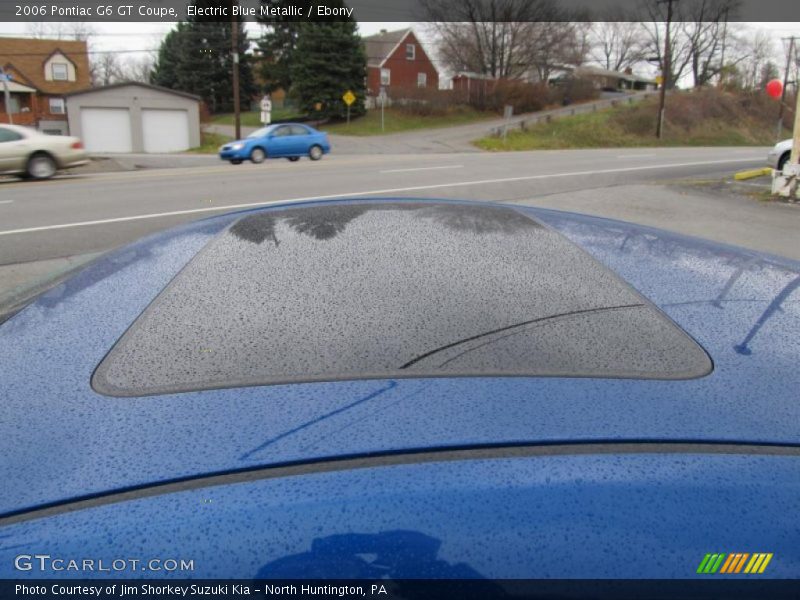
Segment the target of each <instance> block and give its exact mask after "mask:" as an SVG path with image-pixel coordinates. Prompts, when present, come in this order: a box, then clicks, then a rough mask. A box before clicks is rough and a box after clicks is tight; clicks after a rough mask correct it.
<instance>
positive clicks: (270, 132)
mask: <svg viewBox="0 0 800 600" xmlns="http://www.w3.org/2000/svg"><path fill="white" fill-rule="evenodd" d="M330 151H331V143H330V141H329V140H328V134H327V133H324V132H322V131H317V130H316V129H314V128H313V127H309V126H308V125H304V124H302V123H276V124H274V125H268V126H266V127H262V128H261V129H257V130H256V131H254V132H253V133H251V134H250V135H248V136H247V137H246V138H244V139H243V140H236V141H234V142H228V143H227V144H225V145H223V146H221V147H220V149H219V157H220V158H221V159H222V160H227V161H230V162H231V164H234V165H238V164H241V163H242V162H243V161H245V160H249V161H252V162H254V163H262V162H264V160H265V159H267V158H288V159H289V160H291V161H296V160H300V157H301V156H308V157H309V158H310V159H311V160H319V159H320V158H322V156H323V155H324V154H328V152H330Z"/></svg>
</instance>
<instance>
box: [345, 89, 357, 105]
mask: <svg viewBox="0 0 800 600" xmlns="http://www.w3.org/2000/svg"><path fill="white" fill-rule="evenodd" d="M342 100H344V103H345V104H347V106H350V105H351V104H352V103H353V102H355V101H356V95H355V94H354V93H353V92H351V91H350V90H347V91H346V92H345V93H344V96H342Z"/></svg>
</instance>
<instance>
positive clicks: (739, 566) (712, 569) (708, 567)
mask: <svg viewBox="0 0 800 600" xmlns="http://www.w3.org/2000/svg"><path fill="white" fill-rule="evenodd" d="M771 560H772V553H771V552H769V553H767V552H755V553H752V554H751V553H748V552H734V553H732V554H723V553H717V554H706V555H705V556H704V557H703V560H702V561H700V566H699V567H697V572H698V573H700V574H702V575H714V574H716V573H720V574H723V573H724V574H726V575H731V574H736V573H746V574H749V575H755V574H760V573H763V572H764V570H765V569H766V568H767V565H768V564H769V561H771Z"/></svg>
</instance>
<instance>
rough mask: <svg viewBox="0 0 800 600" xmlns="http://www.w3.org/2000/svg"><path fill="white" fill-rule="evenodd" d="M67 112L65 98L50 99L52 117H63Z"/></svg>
mask: <svg viewBox="0 0 800 600" xmlns="http://www.w3.org/2000/svg"><path fill="white" fill-rule="evenodd" d="M65 112H66V110H65V109H64V99H63V98H50V114H51V115H63V114H64V113H65Z"/></svg>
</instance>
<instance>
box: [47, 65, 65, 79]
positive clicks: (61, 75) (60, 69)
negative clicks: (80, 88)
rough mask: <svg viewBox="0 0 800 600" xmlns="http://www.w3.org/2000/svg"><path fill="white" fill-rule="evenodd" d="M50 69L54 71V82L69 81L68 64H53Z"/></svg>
mask: <svg viewBox="0 0 800 600" xmlns="http://www.w3.org/2000/svg"><path fill="white" fill-rule="evenodd" d="M50 68H51V69H52V70H53V81H67V79H68V78H69V69H67V63H52V64H51V65H50Z"/></svg>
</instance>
